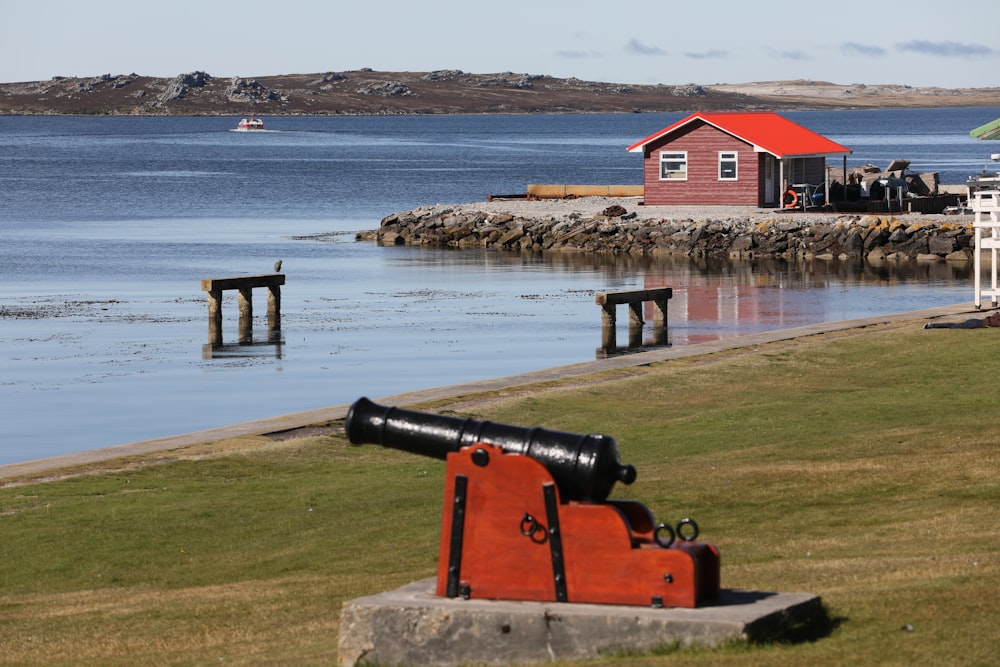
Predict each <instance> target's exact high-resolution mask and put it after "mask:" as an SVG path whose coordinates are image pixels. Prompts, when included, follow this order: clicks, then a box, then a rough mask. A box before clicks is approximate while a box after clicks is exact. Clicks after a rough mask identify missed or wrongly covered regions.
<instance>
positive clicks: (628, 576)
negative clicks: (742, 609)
mask: <svg viewBox="0 0 1000 667" xmlns="http://www.w3.org/2000/svg"><path fill="white" fill-rule="evenodd" d="M345 428H346V431H347V435H348V438H349V439H350V441H351V442H352V443H354V444H361V443H375V444H381V445H384V446H386V447H391V448H393V449H401V450H404V451H408V452H412V453H416V454H421V455H423V456H429V457H432V458H437V459H443V460H445V461H446V481H445V497H444V511H443V516H442V521H441V546H440V552H439V556H438V559H439V560H438V576H437V594H438V595H439V596H442V597H449V598H455V597H463V598H485V599H496V600H533V601H540V602H553V601H556V602H580V603H596V604H622V605H642V606H649V605H652V606H656V607H660V606H662V607H695V606H698V605H699V604H702V603H704V602H706V601H710V600H712V599H713V598H716V597H717V596H718V594H719V551H718V549H716V547H715V546H714V545H712V544H708V543H705V542H698V541H696V540H697V537H698V527H697V524H695V523H694V522H693V521H691V520H690V519H684V520H682V521H681V522H680V523H679V524H677V526H676V528H674V527H671V526H668V525H666V524H657V523H656V522H655V521H654V519H653V516H652V514H651V513H650V511H649V510H648V509H647V508H646V507H645V506H644V505H643V504H641V503H639V502H637V501H632V500H608V495H609V494H610V493H611V490H612V488H613V486H614V484H615V483H616V482H622V483H624V484H631V483H632V482H633V481H635V477H636V473H635V468H633V467H632V466H630V465H622V464H621V463H620V462H619V459H618V445H617V443H616V442H615V441H614V439H612V438H610V437H608V436H604V435H578V434H574V433H565V432H561V431H550V430H547V429H541V428H523V427H518V426H511V425H506V424H496V423H492V422H480V421H475V420H472V419H462V418H458V417H449V416H443V415H435V414H429V413H421V412H416V411H412V410H404V409H401V408H395V407H386V406H381V405H378V404H376V403H373V402H372V401H370V400H368V399H366V398H361V399H359V400H358V401H356V402H355V403H354V404H353V405H352V406H351V408H350V410H349V412H348V414H347V420H346V423H345Z"/></svg>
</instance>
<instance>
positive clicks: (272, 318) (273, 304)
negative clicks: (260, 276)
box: [267, 285, 281, 331]
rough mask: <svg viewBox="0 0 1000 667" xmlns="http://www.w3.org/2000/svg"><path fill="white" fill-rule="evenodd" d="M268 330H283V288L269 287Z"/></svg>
mask: <svg viewBox="0 0 1000 667" xmlns="http://www.w3.org/2000/svg"><path fill="white" fill-rule="evenodd" d="M267 328H268V330H269V331H279V330H280V329H281V286H280V285H269V286H268V288H267Z"/></svg>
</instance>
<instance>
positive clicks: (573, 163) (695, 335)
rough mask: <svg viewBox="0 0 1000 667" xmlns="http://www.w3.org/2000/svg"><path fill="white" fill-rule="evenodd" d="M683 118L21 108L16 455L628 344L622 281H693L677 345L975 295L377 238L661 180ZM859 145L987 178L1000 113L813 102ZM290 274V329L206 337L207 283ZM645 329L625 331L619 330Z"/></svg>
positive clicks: (879, 156)
mask: <svg viewBox="0 0 1000 667" xmlns="http://www.w3.org/2000/svg"><path fill="white" fill-rule="evenodd" d="M683 115H684V114H620V115H607V114H596V115H537V116H535V115H529V116H440V117H315V118H303V117H290V118H283V117H282V118H265V119H264V120H265V122H266V123H267V127H268V131H265V132H261V133H237V132H232V131H231V130H232V129H233V128H235V125H236V120H237V119H235V118H186V117H185V118H179V117H0V410H2V413H0V416H2V419H3V430H2V431H0V433H2V437H0V464H5V463H13V462H18V461H25V460H31V459H37V458H42V457H48V456H54V455H59V454H65V453H72V452H78V451H83V450H87V449H92V448H96V447H105V446H110V445H115V444H122V443H127V442H132V441H137V440H145V439H152V438H158V437H163V436H168V435H173V434H178V433H186V432H190V431H195V430H200V429H204V428H210V427H215V426H223V425H226V424H231V423H237V422H241V421H247V420H252V419H261V418H265V417H271V416H275V415H280V414H284V413H288V412H297V411H302V410H310V409H314V408H320V407H324V406H330V405H338V404H343V403H349V402H351V401H353V400H354V399H356V398H358V397H359V396H362V395H367V396H370V397H373V398H374V397H379V396H385V395H389V394H395V393H400V392H405V391H410V390H416V389H422V388H426V387H432V386H440V385H447V384H453V383H459V382H465V381H472V380H479V379H487V378H492V377H498V376H504V375H510V374H514V373H519V372H524V371H530V370H537V369H541V368H546V367H551V366H558V365H563V364H570V363H576V362H581V361H587V360H590V359H594V358H595V356H601V355H603V354H605V351H604V350H601V349H599V348H600V347H601V331H600V311H599V308H598V307H597V306H595V305H594V301H593V293H594V292H595V291H599V290H615V289H633V288H639V287H644V286H661V285H663V286H670V287H673V288H674V295H675V296H674V299H673V300H672V301H671V303H670V327H669V332H668V341H669V343H670V344H672V345H685V344H690V343H693V342H699V341H704V340H713V339H718V338H724V337H731V336H738V335H741V334H745V333H751V332H756V331H763V330H769V329H776V328H782V327H790V326H798V325H802V324H809V323H815V322H822V321H832V320H840V319H847V318H853V317H860V316H864V315H875V314H880V313H890V312H902V311H907V310H914V309H919V308H925V307H931V306H937V305H945V304H953V303H960V302H964V301H970V302H971V298H972V289H971V276H970V274H969V270H968V268H965V267H954V266H949V265H945V264H936V265H924V264H916V263H909V264H907V265H905V266H903V267H900V268H898V269H893V268H885V267H882V268H875V267H871V266H867V265H865V264H864V263H862V262H839V261H833V262H813V263H795V262H792V263H789V262H779V261H758V262H746V261H743V262H733V261H728V260H704V259H702V260H688V259H686V258H662V259H655V260H654V259H649V258H636V257H619V258H613V257H602V258H597V257H591V256H585V255H555V254H554V255H548V254H520V253H502V252H495V251H481V250H432V249H425V248H407V247H392V248H381V247H378V246H376V245H374V244H371V243H367V242H356V241H355V240H354V237H355V233H356V232H357V231H360V230H365V229H373V228H375V227H377V226H378V224H379V221H380V220H381V219H382V218H383V217H385V216H386V215H389V214H391V213H395V212H399V211H403V210H408V209H411V208H415V207H417V206H422V205H429V204H436V203H465V202H474V201H482V200H483V199H484V198H485V197H486V196H487V195H489V194H510V193H519V192H524V191H525V188H526V186H527V184H528V183H617V184H628V183H634V184H638V183H640V182H641V178H642V165H641V159H640V158H639V157H638V156H635V155H631V154H628V153H626V152H625V147H626V146H628V145H629V144H631V143H634V142H635V141H637V140H639V139H641V138H643V137H645V136H647V135H649V134H651V133H653V132H655V131H657V130H659V129H661V128H662V127H665V126H666V125H668V124H669V123H671V122H673V121H674V120H677V119H678V118H680V117H682V116H683ZM786 115H787V116H788V117H789V118H791V119H792V120H794V121H795V122H798V123H801V124H802V125H805V126H806V127H808V128H810V129H812V130H814V131H817V132H820V133H821V134H824V135H826V136H828V137H830V138H831V139H833V140H835V141H837V142H840V143H842V144H844V145H846V146H848V147H849V148H852V149H853V150H854V155H853V156H852V157H851V158H850V159H849V162H848V164H849V165H850V166H854V165H859V164H864V163H868V162H871V163H874V164H876V165H879V166H882V167H883V168H884V167H885V165H886V164H888V162H889V161H891V160H893V159H907V160H910V161H911V167H910V168H911V170H913V171H937V172H939V173H940V174H941V179H942V182H945V183H963V182H964V181H965V179H966V178H967V177H968V176H970V175H971V174H974V173H977V172H979V171H980V170H982V169H983V167H984V164H985V163H986V162H987V161H988V160H989V155H990V153H991V149H990V146H989V144H988V143H986V142H977V141H976V140H974V139H971V138H969V136H968V131H969V129H971V128H974V127H977V126H979V125H982V124H983V123H986V122H988V121H990V120H993V119H994V118H996V117H998V116H1000V109H927V110H905V111H904V110H891V111H890V110H885V111H836V112H796V113H788V114H786ZM992 152H1000V151H997V150H993V151H992ZM278 259H281V260H282V261H283V266H282V272H283V273H285V274H286V277H287V283H286V285H285V286H284V288H283V290H282V330H281V336H280V338H278V339H271V338H269V337H268V335H267V331H266V326H265V322H264V312H265V297H264V295H265V294H266V292H265V291H264V290H260V291H258V293H257V294H255V307H256V309H255V310H256V321H255V339H254V341H253V344H249V345H246V344H242V345H241V344H238V343H237V342H236V341H237V338H238V336H237V306H236V297H235V294H234V293H232V292H227V293H226V296H225V298H224V303H223V316H224V323H223V326H224V330H223V338H224V341H225V342H224V344H223V345H222V346H221V347H212V346H211V345H208V339H207V307H206V297H205V294H204V292H201V290H200V280H201V279H202V278H217V277H225V276H232V275H241V274H257V273H269V272H271V271H272V270H273V264H274V262H275V261H276V260H278ZM620 319H621V320H624V319H625V318H620Z"/></svg>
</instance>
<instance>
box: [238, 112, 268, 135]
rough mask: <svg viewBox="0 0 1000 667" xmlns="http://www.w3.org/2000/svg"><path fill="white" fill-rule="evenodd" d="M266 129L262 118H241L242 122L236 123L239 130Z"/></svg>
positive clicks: (253, 130) (254, 130)
mask: <svg viewBox="0 0 1000 667" xmlns="http://www.w3.org/2000/svg"><path fill="white" fill-rule="evenodd" d="M263 129H264V121H262V120H261V119H260V118H254V117H253V116H251V117H250V118H241V119H240V122H239V123H238V124H237V125H236V131H237V132H256V131H257V130H263Z"/></svg>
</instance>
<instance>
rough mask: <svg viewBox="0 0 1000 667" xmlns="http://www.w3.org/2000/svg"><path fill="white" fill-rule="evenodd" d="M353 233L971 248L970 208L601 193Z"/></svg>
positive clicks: (962, 251)
mask: <svg viewBox="0 0 1000 667" xmlns="http://www.w3.org/2000/svg"><path fill="white" fill-rule="evenodd" d="M587 200H591V201H587ZM357 238H358V239H359V240H370V241H376V242H378V243H379V244H382V245H422V246H431V247H457V248H492V249H496V250H511V251H534V252H599V253H600V252H603V253H623V254H631V255H688V256H707V255H725V256H730V257H735V258H754V257H760V258H788V259H792V258H805V259H834V258H839V259H848V258H865V259H868V260H869V261H872V262H881V261H907V260H910V259H914V260H920V261H958V262H968V261H971V260H972V254H973V248H974V247H975V243H974V232H973V229H972V219H971V216H944V215H921V214H896V215H890V214H881V215H864V214H838V213H822V212H817V213H802V212H783V211H773V210H766V209H756V208H740V207H720V206H714V207H664V206H657V207H646V206H642V205H640V204H639V202H638V200H635V201H628V200H613V199H610V198H604V197H596V198H589V197H587V198H581V199H576V200H559V201H523V200H511V201H491V202H485V203H482V204H461V205H452V206H444V205H437V206H428V207H421V208H416V209H413V210H411V211H406V212H402V213H396V214H393V215H390V216H388V217H386V218H385V219H383V220H382V222H381V225H380V226H379V228H378V229H376V230H373V231H367V232H361V233H359V234H358V235H357Z"/></svg>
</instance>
